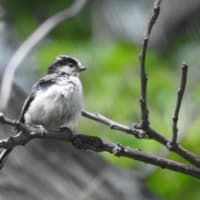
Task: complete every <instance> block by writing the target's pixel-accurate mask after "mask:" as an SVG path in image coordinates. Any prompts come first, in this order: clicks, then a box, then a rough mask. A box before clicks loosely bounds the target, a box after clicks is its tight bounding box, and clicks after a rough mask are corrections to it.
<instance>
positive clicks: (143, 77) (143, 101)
mask: <svg viewBox="0 0 200 200" xmlns="http://www.w3.org/2000/svg"><path fill="white" fill-rule="evenodd" d="M160 4H161V0H155V1H154V9H153V15H152V17H151V18H150V20H149V23H148V26H147V30H146V32H145V35H144V39H143V45H142V50H141V53H140V84H141V97H140V107H141V124H140V126H141V127H142V128H143V129H147V128H148V126H149V117H148V115H149V111H148V108H147V97H146V96H147V81H148V79H147V74H146V71H145V62H146V53H147V48H148V42H149V38H150V34H151V31H152V29H153V26H154V24H155V22H156V20H157V18H158V15H159V13H160Z"/></svg>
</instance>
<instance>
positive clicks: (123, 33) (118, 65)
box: [0, 0, 200, 200]
mask: <svg viewBox="0 0 200 200" xmlns="http://www.w3.org/2000/svg"><path fill="white" fill-rule="evenodd" d="M72 2H73V1H71V0H66V1H62V0H57V1H52V0H40V1H39V0H32V1H25V0H12V1H10V0H1V2H0V73H1V76H2V72H3V70H4V68H5V66H6V64H7V63H8V61H9V59H10V58H11V56H12V55H13V53H14V52H15V51H16V49H17V48H18V47H19V46H20V44H21V43H22V42H23V41H24V40H25V39H26V38H27V37H29V35H30V34H31V33H32V32H33V31H34V30H35V29H36V28H37V27H38V26H39V25H40V24H41V23H42V22H43V21H44V20H46V19H47V18H48V17H50V16H52V15H54V14H55V13H57V12H59V11H61V10H63V9H65V8H67V7H68V6H69V5H71V3H72ZM152 7H153V1H147V0H124V1H121V0H109V1H107V0H101V1H99V0H93V1H91V0H90V1H88V3H87V5H86V6H85V7H84V9H83V10H82V11H81V12H80V14H78V15H77V16H76V17H75V18H73V19H72V20H70V21H65V22H63V23H62V24H60V25H59V26H58V27H56V28H55V29H54V30H53V31H52V32H51V33H50V34H49V35H48V36H47V37H45V38H44V39H43V40H42V41H41V42H40V43H39V44H38V45H37V46H36V47H35V48H34V49H33V50H32V51H31V53H30V54H29V55H28V56H27V57H26V58H25V60H24V61H23V63H22V64H21V66H20V68H19V69H18V70H17V73H16V76H15V84H14V89H13V92H12V98H11V100H10V106H9V107H8V113H9V115H10V116H15V117H17V116H18V115H19V111H20V109H21V105H22V103H23V99H24V98H25V96H26V95H27V93H28V92H29V91H30V88H31V85H32V84H33V83H34V82H35V81H36V80H37V79H38V77H40V76H42V75H44V74H45V73H46V70H47V67H48V66H49V65H50V63H51V62H52V61H53V60H54V59H55V57H56V56H57V55H60V54H67V55H72V56H75V57H77V58H78V59H79V60H80V61H81V62H82V63H83V64H84V65H86V66H87V67H88V70H87V71H86V72H85V73H82V75H81V79H82V82H83V87H84V99H85V109H86V110H88V111H91V112H99V113H101V114H103V115H105V116H107V117H109V118H111V119H113V120H115V121H119V122H121V123H124V124H126V125H132V124H133V123H134V122H139V119H140V107H139V95H140V92H139V91H140V84H139V83H140V77H139V59H138V58H139V52H140V49H141V43H142V38H143V35H144V31H145V28H146V25H147V22H148V20H149V17H150V16H151V13H152ZM199 15H200V1H199V0H190V1H187V0H174V1H173V3H172V2H171V1H170V0H165V1H163V3H162V6H161V13H160V16H159V19H158V22H157V24H156V25H155V26H154V29H153V33H152V35H151V39H150V49H149V50H148V55H147V72H148V77H149V82H148V103H149V110H150V120H151V125H152V127H154V128H155V129H156V130H158V131H160V132H162V133H163V134H164V135H165V136H166V137H171V129H172V128H171V127H172V125H171V122H172V115H173V110H174V107H175V102H176V95H177V89H178V86H179V82H180V74H181V65H182V63H184V62H185V63H187V64H188V65H189V75H188V84H187V88H186V95H185V97H184V101H183V106H182V109H181V114H180V120H179V124H178V125H179V132H180V134H179V137H180V138H179V139H180V141H181V144H183V146H184V147H186V148H188V149H189V150H191V151H193V152H194V153H196V154H197V155H200V150H199V143H200V134H199V128H200V124H199V120H200V109H199V102H200V95H199V94H200V71H199V65H200V61H199V57H200V39H199V38H200V20H199V19H200V18H199ZM1 129H2V130H1V134H2V137H3V136H5V135H6V134H12V133H10V130H9V129H7V127H4V126H2V125H1ZM78 129H79V130H80V131H81V132H82V133H87V134H91V135H97V136H99V137H101V138H103V139H104V140H106V141H110V142H115V143H120V144H123V145H126V146H130V147H132V148H139V149H142V150H144V151H146V152H150V153H154V154H157V155H162V156H164V157H168V158H171V159H176V160H178V161H181V162H185V161H184V160H182V159H180V158H179V157H177V156H176V155H174V154H171V153H170V154H168V153H167V151H166V150H165V149H164V148H163V147H162V146H161V145H159V144H157V143H155V142H153V141H150V140H138V139H135V138H133V137H131V136H128V135H125V134H123V133H120V132H115V131H111V130H109V128H107V127H105V126H103V125H101V124H98V123H95V122H93V121H90V120H88V119H84V118H82V119H81V122H80V126H79V128H78ZM7 132H8V133H7ZM66 146H67V147H66ZM0 176H1V178H0V179H1V180H0V191H1V192H0V199H5V198H6V199H74V198H75V199H87V200H89V199H95V200H96V199H109V200H110V199H122V200H126V199H127V200H129V199H137V200H138V199H166V200H172V199H192V200H198V199H200V190H199V185H200V184H199V181H197V180H195V179H194V178H191V177H189V176H186V175H182V174H178V173H175V172H172V171H169V170H163V169H158V168H155V167H151V166H149V165H146V164H142V163H139V162H136V161H133V160H130V159H125V158H117V157H114V156H112V155H110V154H107V153H102V154H101V155H98V154H94V153H88V152H81V151H79V150H75V149H74V148H73V147H71V146H70V145H66V144H60V143H59V142H52V141H51V142H42V141H34V142H31V144H30V145H28V147H26V148H24V147H19V148H17V149H16V150H15V151H14V152H13V154H12V155H11V156H10V159H9V161H8V163H7V165H6V167H5V169H4V170H3V171H2V172H1V174H0ZM161 183H162V184H161ZM120 195H121V196H120ZM13 197H15V198H13Z"/></svg>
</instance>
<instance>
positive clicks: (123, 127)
mask: <svg viewBox="0 0 200 200" xmlns="http://www.w3.org/2000/svg"><path fill="white" fill-rule="evenodd" d="M82 116H84V117H86V118H88V119H91V120H94V121H97V122H100V123H102V124H104V125H107V126H109V127H110V129H112V130H118V131H122V132H124V133H127V134H130V135H133V136H135V137H136V138H148V135H147V134H146V133H145V131H143V130H141V129H137V128H134V127H132V128H130V127H128V126H126V125H124V124H120V123H118V122H115V121H113V120H111V119H109V118H107V117H105V116H103V115H101V114H99V113H91V112H88V111H86V110H83V111H82Z"/></svg>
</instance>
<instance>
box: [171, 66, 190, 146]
mask: <svg viewBox="0 0 200 200" xmlns="http://www.w3.org/2000/svg"><path fill="white" fill-rule="evenodd" d="M187 71H188V66H187V65H186V64H183V67H182V76H181V83H180V88H179V89H178V93H177V101H176V107H175V111H174V116H173V118H172V121H173V127H172V133H173V135H172V141H171V145H172V146H173V145H175V144H176V143H177V137H178V128H177V123H178V116H179V111H180V107H181V102H182V99H183V95H184V91H185V86H186V82H187Z"/></svg>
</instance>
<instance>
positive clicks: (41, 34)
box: [0, 0, 87, 110]
mask: <svg viewBox="0 0 200 200" xmlns="http://www.w3.org/2000/svg"><path fill="white" fill-rule="evenodd" d="M86 2H87V0H75V1H74V3H73V4H72V6H70V7H69V8H67V9H65V10H63V11H60V12H58V13H57V14H55V15H53V16H51V17H50V18H48V19H47V20H46V21H44V22H43V23H42V24H41V25H40V26H39V27H38V28H37V29H36V30H35V31H34V32H33V33H32V34H31V35H30V36H29V37H28V38H27V39H26V40H25V41H24V42H23V43H22V44H21V46H20V47H19V48H18V49H17V50H16V52H15V54H14V55H13V56H12V57H11V59H10V61H9V63H8V64H7V66H6V68H5V72H4V74H3V78H2V82H1V91H0V106H1V107H0V109H1V110H4V109H5V107H6V105H7V103H8V100H9V97H10V93H11V87H12V81H13V78H14V73H15V71H16V69H17V67H18V66H19V65H20V64H21V62H22V61H23V60H24V59H25V57H26V56H27V55H28V53H29V52H30V51H31V50H32V49H33V48H34V47H35V46H36V45H37V44H38V43H39V42H40V41H41V40H42V39H43V38H45V36H47V34H48V33H50V32H51V31H52V30H53V29H54V28H55V27H56V26H58V25H59V24H60V23H62V22H63V21H65V20H70V19H72V18H73V17H75V16H76V15H78V13H79V12H80V11H81V9H82V8H83V7H84V5H85V4H86Z"/></svg>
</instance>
